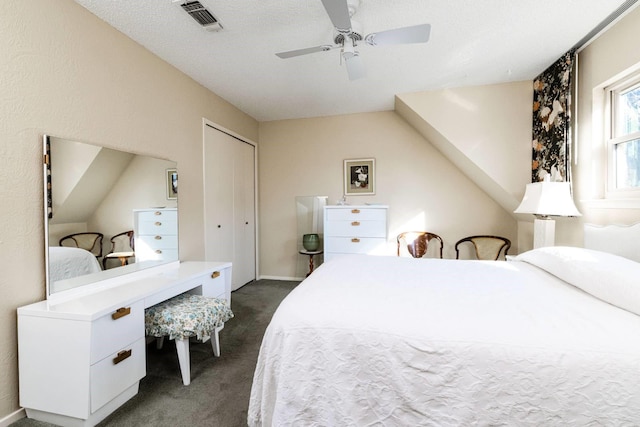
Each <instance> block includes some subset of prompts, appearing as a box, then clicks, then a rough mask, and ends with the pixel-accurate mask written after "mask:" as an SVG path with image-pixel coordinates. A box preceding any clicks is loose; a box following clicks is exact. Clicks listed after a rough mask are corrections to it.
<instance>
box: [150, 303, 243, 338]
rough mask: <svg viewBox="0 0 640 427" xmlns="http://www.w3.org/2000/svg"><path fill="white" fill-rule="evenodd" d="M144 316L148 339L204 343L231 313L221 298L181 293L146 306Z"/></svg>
mask: <svg viewBox="0 0 640 427" xmlns="http://www.w3.org/2000/svg"><path fill="white" fill-rule="evenodd" d="M144 317H145V319H144V320H145V331H146V334H147V335H148V336H153V337H163V336H167V335H168V336H169V339H177V340H182V339H185V338H189V337H193V336H195V337H197V338H198V339H199V340H206V339H208V338H209V337H210V336H211V333H212V332H213V331H214V330H215V329H216V328H219V327H221V326H223V324H224V322H226V321H227V320H229V319H231V318H232V317H233V312H232V311H231V308H230V307H229V303H228V302H227V301H226V300H224V299H220V298H208V297H204V296H202V295H191V294H182V295H178V296H176V297H173V298H171V299H169V300H167V301H164V302H162V303H160V304H157V305H154V306H152V307H149V308H148V309H146V310H145V314H144Z"/></svg>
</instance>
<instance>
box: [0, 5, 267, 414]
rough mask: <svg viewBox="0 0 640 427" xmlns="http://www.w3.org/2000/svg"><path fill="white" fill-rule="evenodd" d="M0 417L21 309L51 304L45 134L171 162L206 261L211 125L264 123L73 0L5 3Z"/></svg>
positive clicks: (189, 232) (191, 232)
mask: <svg viewBox="0 0 640 427" xmlns="http://www.w3.org/2000/svg"><path fill="white" fill-rule="evenodd" d="M0 101H1V102H0V117H1V118H2V119H1V120H0V180H1V181H2V184H3V185H2V189H1V190H0V194H1V196H2V208H1V211H0V263H1V264H0V267H1V271H2V274H0V342H2V343H3V345H2V346H0V374H1V376H2V381H0V420H2V419H3V418H4V417H5V416H7V415H8V414H11V413H13V412H14V411H16V410H17V409H18V408H19V406H18V380H17V377H18V366H17V339H16V308H17V307H19V306H21V305H25V304H28V303H31V302H34V301H37V300H41V299H42V298H43V297H44V290H45V285H44V280H45V279H44V277H45V276H44V226H43V214H42V212H43V198H42V154H41V153H42V149H41V136H42V134H44V133H46V134H49V135H53V136H57V137H61V138H66V139H71V140H76V141H84V142H88V143H94V144H98V145H105V146H108V147H110V148H116V149H121V150H125V151H132V152H135V153H140V154H146V155H152V156H155V157H162V158H167V159H172V160H175V161H177V162H178V167H179V168H180V190H181V191H180V213H181V216H180V224H179V226H180V249H181V256H182V258H183V259H186V260H189V259H202V257H203V256H204V253H203V252H204V241H203V237H202V236H203V206H202V200H203V197H202V118H203V117H205V118H207V119H209V120H211V121H214V122H216V123H219V124H220V125H222V126H224V127H226V128H227V129H230V130H232V131H234V132H236V133H238V134H240V135H243V136H245V137H246V138H249V139H252V140H257V139H258V138H257V137H258V124H257V122H256V121H255V120H254V119H252V118H251V117H249V116H247V115H246V114H244V113H242V112H240V111H239V110H238V109H236V108H235V107H233V106H232V105H230V104H229V103H227V102H226V101H224V100H223V99H221V98H220V97H218V96H216V95H215V94H212V93H211V92H209V91H208V90H206V89H205V88H203V87H202V86H200V85H199V84H197V83H196V82H194V81H193V80H192V79H190V78H188V77H186V76H185V75H183V74H182V73H180V72H179V71H178V70H176V69H175V68H173V67H172V66H170V65H168V64H167V63H166V62H164V61H162V60H160V59H159V58H157V57H156V56H154V55H153V54H151V53H150V52H148V51H147V50H145V49H144V48H143V47H142V46H140V45H139V44H137V43H135V42H133V41H132V40H130V39H129V38H127V37H125V36H124V35H123V34H121V33H119V32H118V31H116V30H114V29H113V28H112V27H110V26H108V25H107V24H106V23H104V22H103V21H101V20H99V19H98V18H96V17H95V16H94V15H92V14H91V13H89V12H88V11H87V10H86V9H84V8H82V7H80V6H79V5H77V4H76V3H74V2H73V1H72V0H55V1H50V0H3V1H1V2H0Z"/></svg>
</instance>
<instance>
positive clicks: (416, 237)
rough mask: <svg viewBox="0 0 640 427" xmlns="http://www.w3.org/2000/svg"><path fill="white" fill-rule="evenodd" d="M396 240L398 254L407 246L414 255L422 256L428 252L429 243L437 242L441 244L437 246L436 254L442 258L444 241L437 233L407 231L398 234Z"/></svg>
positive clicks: (436, 243)
mask: <svg viewBox="0 0 640 427" xmlns="http://www.w3.org/2000/svg"><path fill="white" fill-rule="evenodd" d="M396 241H397V242H398V256H400V253H401V249H403V248H405V247H406V249H407V251H408V252H409V254H410V255H411V256H412V257H414V258H422V257H424V256H425V255H426V254H427V251H428V249H429V245H434V244H435V245H438V246H439V247H436V255H437V256H438V257H439V258H442V248H443V246H444V242H443V241H442V238H441V237H440V236H438V235H437V234H434V233H429V232H427V231H405V232H402V233H400V234H398V237H397V238H396Z"/></svg>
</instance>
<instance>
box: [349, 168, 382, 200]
mask: <svg viewBox="0 0 640 427" xmlns="http://www.w3.org/2000/svg"><path fill="white" fill-rule="evenodd" d="M375 167H376V160H375V159H350V160H345V161H344V194H345V195H351V196H357V195H367V194H376V187H375Z"/></svg>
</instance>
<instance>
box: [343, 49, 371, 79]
mask: <svg viewBox="0 0 640 427" xmlns="http://www.w3.org/2000/svg"><path fill="white" fill-rule="evenodd" d="M344 63H345V64H346V66H347V74H349V80H356V79H360V78H362V77H364V76H365V74H366V73H365V71H364V64H363V63H362V59H361V58H360V55H358V54H355V55H352V56H350V57H345V58H344Z"/></svg>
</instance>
